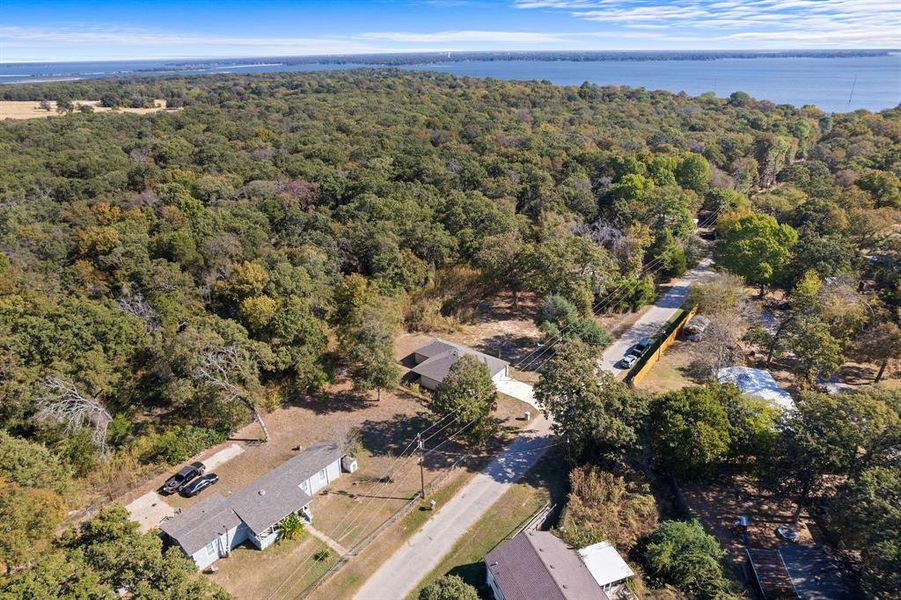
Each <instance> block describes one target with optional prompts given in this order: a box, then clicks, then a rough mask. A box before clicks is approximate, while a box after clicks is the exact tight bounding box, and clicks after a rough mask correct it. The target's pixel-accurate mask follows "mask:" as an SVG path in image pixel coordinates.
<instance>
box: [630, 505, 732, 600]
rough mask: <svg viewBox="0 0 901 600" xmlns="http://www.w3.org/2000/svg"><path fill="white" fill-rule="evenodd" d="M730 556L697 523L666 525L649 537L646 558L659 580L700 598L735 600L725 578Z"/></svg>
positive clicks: (661, 525) (662, 525)
mask: <svg viewBox="0 0 901 600" xmlns="http://www.w3.org/2000/svg"><path fill="white" fill-rule="evenodd" d="M725 557H726V552H725V551H724V550H723V549H722V548H720V544H719V542H718V541H717V539H716V538H715V537H713V536H712V535H708V534H707V533H706V532H705V531H704V528H703V527H702V526H701V524H700V523H698V522H697V521H690V522H685V521H664V522H663V523H661V524H660V526H659V527H658V528H657V529H656V530H655V531H654V533H652V534H651V535H650V536H649V537H648V541H647V544H646V545H645V548H644V558H645V562H646V563H647V565H648V570H649V571H650V573H651V574H652V575H654V576H655V577H659V578H661V579H662V580H664V581H666V582H668V583H671V584H673V585H674V586H676V587H677V588H679V589H680V590H681V591H683V592H685V593H687V594H690V595H691V596H692V597H696V598H705V599H706V598H710V599H711V600H712V599H714V598H716V599H717V600H724V599H725V598H731V597H733V596H732V593H731V587H732V586H731V584H730V583H729V580H728V579H726V577H725V575H724V574H723V566H722V563H723V560H724V559H725Z"/></svg>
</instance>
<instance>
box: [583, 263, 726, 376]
mask: <svg viewBox="0 0 901 600" xmlns="http://www.w3.org/2000/svg"><path fill="white" fill-rule="evenodd" d="M711 264H712V261H710V260H709V259H706V260H704V261H702V262H701V264H700V265H698V266H697V267H695V268H694V269H692V270H691V271H689V272H688V273H686V274H685V275H683V276H682V277H680V278H679V279H676V280H674V281H673V282H672V284H671V285H670V289H669V290H668V291H667V292H666V293H665V294H664V295H662V296H660V298H658V299H657V302H655V303H654V304H653V306H651V307H650V308H649V309H648V310H647V312H645V313H644V314H643V315H642V316H641V318H640V319H638V321H636V322H635V325H633V326H632V328H631V329H629V330H628V331H627V332H625V333H624V334H623V335H621V336H620V337H619V338H618V339H617V340H616V341H614V342H613V343H612V344H610V345H609V346H607V349H606V350H605V351H604V354H603V355H602V356H601V361H600V367H601V369H602V370H604V371H610V372H612V373H613V374H614V375H615V376H616V377H617V378H622V377H625V376H626V373H628V372H629V370H628V369H617V368H616V367H615V366H614V365H615V364H616V363H618V362H619V360H620V359H621V358H622V357H623V356H625V355H626V352H628V351H629V348H631V347H632V346H634V345H635V344H637V343H638V340H640V339H641V338H649V337H653V336H654V334H656V333H657V332H658V331H660V328H661V327H663V326H664V324H666V322H667V321H669V319H670V317H672V316H673V315H674V314H676V311H678V310H679V309H680V308H682V305H683V304H685V299H686V298H687V297H688V290H689V288H691V284H693V283H696V282H697V281H698V280H700V279H702V278H704V277H706V276H707V274H708V273H710V272H711V271H710V265H711Z"/></svg>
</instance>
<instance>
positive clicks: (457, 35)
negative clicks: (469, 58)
mask: <svg viewBox="0 0 901 600" xmlns="http://www.w3.org/2000/svg"><path fill="white" fill-rule="evenodd" d="M360 37H361V38H363V39H368V40H389V41H392V42H405V43H409V42H412V43H424V44H440V43H454V42H463V43H470V42H512V43H532V44H541V43H547V42H561V41H565V40H567V39H568V38H571V37H572V34H566V33H544V32H534V31H480V30H469V31H435V32H430V33H416V32H403V31H378V32H370V33H363V34H361V35H360Z"/></svg>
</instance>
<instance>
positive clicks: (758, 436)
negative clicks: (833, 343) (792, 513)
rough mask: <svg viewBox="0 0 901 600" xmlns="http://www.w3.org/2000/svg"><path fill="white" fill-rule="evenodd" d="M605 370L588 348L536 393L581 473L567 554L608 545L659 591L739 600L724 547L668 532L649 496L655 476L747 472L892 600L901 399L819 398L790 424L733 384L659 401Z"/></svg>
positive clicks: (871, 593) (862, 393)
mask: <svg viewBox="0 0 901 600" xmlns="http://www.w3.org/2000/svg"><path fill="white" fill-rule="evenodd" d="M596 364H597V355H596V352H593V351H592V350H591V349H590V348H589V347H588V346H586V345H584V344H582V343H581V342H570V343H567V344H566V345H565V346H564V347H563V348H561V350H560V351H559V352H558V353H557V355H556V356H555V357H554V358H553V359H552V360H551V361H550V362H549V363H548V365H547V367H546V368H545V370H544V372H543V373H542V376H541V380H540V382H539V383H538V385H537V386H536V387H535V397H536V399H537V400H538V401H539V402H540V403H541V405H542V406H543V407H544V408H545V410H546V412H547V413H548V415H549V416H550V417H552V418H553V420H554V425H553V427H554V431H555V433H556V434H557V435H558V436H559V438H560V439H564V440H566V446H565V454H564V456H565V457H566V458H568V459H569V461H570V463H571V464H572V466H573V467H574V468H573V470H572V471H571V473H570V480H571V491H570V497H569V502H568V503H567V507H566V510H565V513H564V518H563V520H562V523H561V529H562V532H563V537H564V539H565V540H566V541H568V542H569V543H571V544H573V545H574V546H576V547H583V546H586V545H589V544H594V543H598V542H601V541H604V540H610V541H611V542H612V543H613V544H614V545H615V546H616V547H617V548H618V549H619V550H620V551H621V552H624V553H629V554H630V555H631V556H632V557H633V558H636V559H637V560H638V561H639V563H640V564H641V565H642V566H643V568H644V570H645V574H646V581H645V583H646V584H648V585H651V586H652V587H659V586H660V585H662V584H670V585H673V586H676V587H677V588H679V589H680V590H681V591H683V592H685V593H686V594H688V595H689V596H690V597H692V598H711V599H712V598H732V597H736V596H737V595H738V594H739V590H738V589H737V586H736V584H735V583H733V581H732V578H731V577H730V576H729V575H728V574H727V573H728V572H727V570H726V569H727V567H726V566H725V562H724V561H725V552H724V551H723V550H722V548H721V547H720V545H719V543H718V541H717V540H716V538H714V537H713V536H712V535H709V534H708V533H705V532H704V529H703V527H702V526H701V525H700V524H699V523H697V522H695V521H681V520H667V521H662V522H658V519H659V518H660V513H661V512H665V509H663V510H662V509H661V508H660V507H659V505H658V504H657V503H656V502H655V497H654V495H652V492H651V485H650V484H651V482H652V480H653V479H654V478H655V474H656V476H657V477H659V478H662V479H663V480H669V478H675V479H676V480H678V481H681V482H690V481H705V480H709V479H711V478H713V477H716V476H718V475H721V476H726V477H728V476H729V475H728V474H729V473H731V474H732V476H734V474H735V473H736V472H744V473H745V474H747V475H749V476H751V477H752V478H753V480H755V481H758V482H759V484H760V487H761V489H762V490H765V493H768V494H775V495H777V496H779V497H784V498H789V499H791V500H793V501H795V502H797V503H798V506H799V507H806V508H808V509H814V511H815V512H816V513H819V514H821V515H823V516H822V517H821V520H822V523H823V525H826V526H828V531H829V532H830V534H831V536H832V538H833V539H834V540H836V541H840V542H841V548H842V549H843V550H846V551H847V550H851V551H852V552H853V553H855V555H856V556H859V564H860V582H859V583H860V586H861V588H862V590H863V592H864V593H865V595H867V597H876V598H894V597H895V595H896V592H897V590H898V585H899V583H901V570H899V568H898V557H899V548H898V544H897V540H898V539H899V535H901V521H899V518H901V508H899V505H898V503H897V499H898V494H899V490H901V488H899V484H901V475H899V471H898V467H897V464H896V459H897V457H896V456H895V453H896V452H895V449H896V446H897V443H898V434H899V431H901V394H899V393H898V392H897V391H891V390H888V389H882V388H880V387H869V388H863V389H861V390H855V391H853V392H850V393H847V394H843V395H840V396H830V395H828V394H822V393H817V392H813V391H809V392H805V393H803V394H802V395H801V396H800V397H799V398H798V399H797V400H796V407H795V408H794V409H791V410H782V409H779V408H778V407H776V406H774V405H772V404H770V403H768V402H766V401H763V400H759V399H756V398H749V397H747V396H745V395H743V394H742V393H741V392H739V390H738V389H737V388H735V387H734V386H733V385H731V384H727V385H719V384H717V383H709V384H707V385H704V386H697V387H686V388H683V389H681V390H678V391H673V392H669V393H665V394H657V395H650V394H646V393H643V392H640V391H636V390H633V389H630V388H628V387H627V386H626V385H625V384H623V383H621V382H619V381H616V380H614V379H613V377H611V376H610V375H609V374H604V375H602V376H601V377H598V376H596V370H597V367H596ZM657 495H658V496H659V495H661V494H659V492H658V494H657ZM663 495H665V494H663ZM663 506H664V507H665V506H666V503H664V504H663ZM669 512H670V513H671V514H670V515H669V516H670V517H671V518H672V516H673V515H672V513H673V512H674V511H673V510H672V509H669Z"/></svg>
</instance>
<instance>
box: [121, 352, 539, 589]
mask: <svg viewBox="0 0 901 600" xmlns="http://www.w3.org/2000/svg"><path fill="white" fill-rule="evenodd" d="M415 341H416V340H412V341H410V340H407V342H409V343H413V342H415ZM407 342H405V341H404V338H402V339H401V340H399V342H398V346H397V356H398V358H399V359H400V358H403V357H404V356H406V355H407V354H409V352H411V351H412V350H410V349H408V347H407V345H405V344H407ZM528 408H531V407H528V406H527V405H525V404H523V403H522V402H519V401H518V400H514V399H512V398H508V397H506V396H501V397H499V399H498V407H497V410H496V411H495V414H494V416H495V418H496V419H497V420H498V422H499V424H500V427H501V431H502V433H503V435H502V437H508V436H509V435H511V434H512V433H513V432H514V431H515V430H516V429H519V428H521V427H523V426H524V425H526V422H525V421H522V420H518V419H517V417H519V416H520V415H522V414H523V412H524V411H525V410H526V409H528ZM533 412H534V411H533ZM265 420H266V424H267V426H268V428H269V430H270V434H271V441H270V443H269V444H260V443H259V442H258V441H257V440H258V439H259V436H260V432H259V429H258V428H257V426H256V425H255V424H250V425H248V426H246V427H244V428H243V429H241V430H239V431H238V432H236V433H235V434H234V435H233V436H232V438H231V439H230V440H228V441H226V442H225V443H223V444H220V445H219V446H216V447H213V448H210V449H208V450H207V451H205V452H203V453H201V454H200V455H199V457H196V458H195V459H199V460H203V458H205V457H209V456H212V455H213V454H214V453H216V452H218V451H220V450H222V449H223V448H225V447H227V446H229V445H231V444H234V443H236V442H237V443H240V444H242V445H243V446H244V448H245V450H244V452H242V453H241V454H239V455H238V456H235V457H234V458H232V459H231V460H229V461H228V462H226V463H224V464H222V465H220V466H218V467H217V468H216V469H215V471H216V473H218V474H219V477H220V481H219V483H218V484H217V485H216V486H215V487H214V488H212V490H213V491H215V492H218V493H220V494H222V495H224V496H227V495H228V494H230V493H232V492H234V491H237V490H239V489H241V488H242V487H243V486H245V485H247V484H248V483H250V482H251V481H253V480H254V479H256V478H258V477H260V476H261V475H263V474H264V473H266V472H267V471H269V470H270V469H272V468H273V467H275V466H276V465H278V464H281V463H282V462H284V461H285V460H288V459H289V458H291V457H292V456H295V455H296V454H297V452H298V451H300V450H301V449H303V448H305V447H307V446H310V445H311V444H313V443H315V442H317V441H320V440H326V439H335V440H339V441H342V442H343V441H345V440H348V439H350V441H351V443H352V444H353V451H354V454H355V455H356V456H357V458H358V463H359V469H358V470H357V472H356V473H353V474H351V475H348V474H344V475H343V476H342V477H341V478H340V479H338V480H337V481H335V482H334V483H333V484H331V485H330V486H329V487H328V488H327V489H326V490H323V491H322V492H320V493H319V494H317V496H316V497H315V498H314V499H313V502H312V505H311V509H312V512H313V515H314V525H315V526H316V528H317V529H318V530H319V531H321V532H323V533H324V534H326V535H327V536H329V537H331V538H332V539H336V540H338V541H339V543H340V544H342V545H343V546H344V547H345V548H351V547H353V546H354V545H355V544H357V543H358V542H360V541H361V540H362V539H364V538H365V537H367V536H368V534H369V533H370V532H372V531H373V530H375V528H376V527H378V526H379V525H380V524H381V523H383V522H384V521H386V520H387V519H388V518H389V517H391V515H393V514H394V513H396V512H397V511H398V510H399V509H400V508H401V507H403V506H404V504H406V502H407V501H409V500H410V499H411V498H412V497H413V496H415V494H416V493H417V492H418V491H419V487H420V476H419V467H418V463H417V461H416V459H415V458H413V459H407V460H401V461H396V460H395V458H396V457H397V456H398V455H400V454H401V453H403V451H404V450H405V449H406V447H407V445H408V444H409V443H410V442H411V440H413V439H414V437H415V434H416V432H417V431H421V430H423V429H425V428H426V427H428V426H429V423H430V421H429V420H428V411H427V409H426V408H425V406H424V404H423V398H422V397H421V396H418V395H414V394H413V393H411V392H409V391H406V390H404V389H402V388H401V389H398V390H395V391H391V392H389V391H383V392H382V399H381V401H379V402H377V401H376V400H375V394H369V395H365V396H364V395H359V394H356V393H354V392H353V391H352V390H351V389H350V384H349V383H347V382H345V383H342V384H340V385H333V386H331V387H330V388H329V389H327V390H326V391H324V392H322V393H319V394H317V395H315V396H309V397H303V398H296V399H292V400H290V401H289V402H288V403H287V405H286V406H285V407H284V408H281V409H278V410H275V411H273V412H271V413H269V414H268V415H266V416H265ZM461 426H462V424H457V423H453V422H450V424H449V426H448V427H447V428H446V429H443V430H442V429H440V428H438V429H435V430H432V432H434V433H436V435H435V437H434V438H433V439H431V440H429V441H428V442H427V444H426V448H427V449H428V450H432V452H431V453H430V454H429V455H428V456H427V457H426V460H425V465H424V466H425V469H424V472H425V480H426V483H429V482H438V484H437V487H436V489H435V492H434V496H433V497H434V498H436V499H437V500H438V501H439V502H442V501H446V500H447V499H449V498H450V497H451V496H452V495H453V493H454V492H456V490H457V489H459V488H460V487H461V486H462V485H463V484H464V483H465V482H466V481H467V480H468V479H469V478H470V477H471V476H472V474H473V473H475V472H476V471H478V470H479V469H481V467H482V465H483V464H484V463H485V461H486V460H488V459H489V458H490V456H491V455H492V453H493V451H494V450H495V449H496V445H495V446H494V447H488V448H485V449H481V450H479V451H477V452H473V451H471V450H470V449H468V448H466V447H465V446H463V445H462V444H460V443H459V442H457V441H456V440H448V439H447V438H448V437H449V436H450V435H451V434H452V433H454V432H456V431H457V430H458V429H459V428H460V427H461ZM500 443H501V441H500V440H498V441H497V442H496V444H500ZM174 470H175V469H174V468H173V469H170V470H167V471H166V472H164V473H159V474H158V475H156V476H155V477H153V478H152V479H150V480H148V481H146V482H145V483H144V484H143V485H140V486H138V487H136V488H135V489H133V490H131V491H130V492H129V493H128V494H126V495H124V496H122V497H120V498H118V501H119V502H121V503H122V504H128V503H129V502H131V501H132V500H134V499H135V498H138V497H140V496H142V495H143V494H145V493H147V492H149V491H151V490H154V489H157V488H159V487H160V486H161V485H162V483H163V482H164V481H165V480H166V478H167V477H168V476H169V475H170V474H171V472H174ZM386 474H390V476H389V477H388V478H385V475H386ZM209 493H210V492H206V493H204V494H201V495H200V496H198V497H196V498H182V497H180V496H177V495H176V496H168V497H167V498H166V502H167V503H169V504H171V505H172V506H173V507H174V508H175V509H176V510H177V509H185V508H187V507H189V506H191V505H192V504H193V503H196V502H198V501H200V500H202V499H203V498H204V497H205V496H206V495H208V494H209ZM429 514H430V513H428V512H421V511H413V512H412V513H411V514H410V515H408V516H407V518H406V519H402V520H401V521H400V522H398V523H396V524H395V525H394V526H392V527H390V528H388V529H387V530H386V531H384V532H383V533H382V534H381V535H380V536H379V537H378V538H376V541H375V542H374V543H372V544H370V545H369V546H368V547H367V548H366V550H365V551H364V552H363V553H362V555H361V556H360V557H357V558H356V559H355V560H354V561H353V562H352V563H351V564H349V565H346V566H345V567H344V568H343V569H342V570H341V572H340V575H339V576H338V577H336V578H335V579H336V580H340V582H341V585H342V586H347V585H354V584H356V585H360V584H362V582H363V580H364V579H365V577H366V576H367V575H368V574H369V573H370V572H371V571H372V569H374V568H375V567H376V566H378V564H380V563H381V562H382V561H383V560H385V559H386V558H387V556H388V554H389V552H388V551H389V549H391V548H394V547H396V544H397V543H399V540H402V539H405V538H406V537H407V536H409V535H411V534H412V533H413V532H414V531H415V530H416V529H417V528H418V527H419V526H420V525H421V524H422V522H423V521H424V520H425V519H426V518H427V517H428V515H429ZM324 547H325V545H324V544H323V543H322V542H321V541H320V540H317V539H315V538H312V536H305V537H304V540H303V541H298V542H287V543H285V544H282V545H280V546H278V547H274V548H270V549H267V550H265V551H263V552H259V551H256V550H252V549H246V550H245V549H241V550H239V551H238V552H235V553H234V554H233V555H232V557H230V558H228V559H223V560H220V561H218V562H217V563H216V565H217V567H219V569H220V571H219V573H218V574H216V575H214V576H213V577H214V578H215V579H216V581H218V582H219V583H220V584H221V585H222V586H223V587H224V588H225V589H226V590H228V591H229V592H231V593H232V594H234V595H235V596H236V597H237V598H258V597H268V595H269V594H270V593H271V591H272V590H273V589H274V588H275V587H276V586H278V585H279V584H281V583H282V582H283V581H285V582H286V583H285V585H284V586H283V590H282V591H280V592H279V594H280V596H281V595H283V594H284V595H286V596H285V597H292V594H298V593H300V592H301V591H302V590H303V589H305V588H306V587H307V586H308V585H309V584H310V583H311V582H312V581H314V580H315V579H316V577H318V576H319V575H320V574H321V573H323V572H324V571H325V570H326V569H327V568H328V566H329V564H330V561H323V562H317V561H313V560H312V555H313V554H314V553H315V552H317V551H319V550H321V549H322V548H324ZM333 554H334V553H333ZM330 560H337V556H333V557H332V558H331V559H330ZM325 597H327V596H325ZM334 597H341V596H334Z"/></svg>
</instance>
